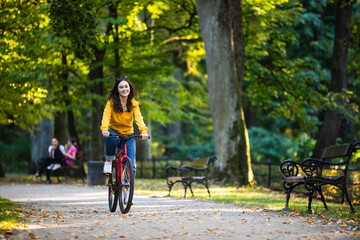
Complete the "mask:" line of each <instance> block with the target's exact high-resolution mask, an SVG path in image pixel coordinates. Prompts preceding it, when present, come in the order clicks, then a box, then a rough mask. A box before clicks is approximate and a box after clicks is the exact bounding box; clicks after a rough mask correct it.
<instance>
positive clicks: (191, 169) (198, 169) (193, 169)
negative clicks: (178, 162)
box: [181, 165, 208, 171]
mask: <svg viewBox="0 0 360 240" xmlns="http://www.w3.org/2000/svg"><path fill="white" fill-rule="evenodd" d="M181 168H184V169H187V170H190V171H206V170H207V169H208V168H196V167H190V166H187V165H184V166H182V167H181Z"/></svg>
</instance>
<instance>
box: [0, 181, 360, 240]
mask: <svg viewBox="0 0 360 240" xmlns="http://www.w3.org/2000/svg"><path fill="white" fill-rule="evenodd" d="M0 196H1V197H4V198H7V199H10V200H12V201H14V202H17V203H19V204H20V205H21V206H23V209H24V212H25V214H26V215H27V217H28V220H27V222H26V224H27V225H28V226H27V227H24V228H22V229H20V231H16V232H15V234H14V235H8V236H7V237H9V238H10V239H98V238H101V239H114V238H122V239H359V238H358V236H360V235H356V234H357V233H359V230H360V229H358V227H356V226H350V225H346V224H344V223H340V222H338V223H337V222H331V221H330V224H329V221H324V220H322V219H316V218H312V217H311V216H303V217H302V216H294V214H291V213H281V212H277V211H270V210H263V209H248V208H243V207H241V206H239V205H232V204H219V203H214V202H211V201H204V200H193V199H179V198H172V197H164V198H158V197H149V196H142V195H136V196H135V197H134V201H135V205H134V206H133V207H132V208H131V210H130V213H128V214H126V215H123V214H121V213H120V211H118V210H117V211H116V212H115V213H110V211H109V210H108V208H107V206H108V203H107V189H106V188H105V187H91V186H86V185H63V184H52V185H46V184H0Z"/></svg>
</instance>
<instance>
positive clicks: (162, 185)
mask: <svg viewBox="0 0 360 240" xmlns="http://www.w3.org/2000/svg"><path fill="white" fill-rule="evenodd" d="M135 182H136V186H135V192H136V193H137V194H146V195H151V196H156V197H165V196H167V195H168V193H169V192H168V187H167V184H166V180H165V179H136V181H135ZM193 192H194V197H193V198H196V199H205V200H212V201H216V202H220V203H231V204H239V205H244V206H245V207H249V208H262V209H264V208H266V209H269V210H272V211H278V210H282V209H283V208H284V206H285V201H286V196H285V193H284V192H283V191H273V190H271V189H268V188H265V187H253V188H250V187H240V188H236V187H233V186H218V185H211V187H210V193H211V197H209V195H208V193H207V191H206V189H205V187H204V186H202V185H197V184H194V186H193ZM171 196H173V197H179V198H182V197H183V196H184V188H183V186H182V185H181V184H180V183H177V184H175V185H174V186H173V189H172V190H171ZM186 197H187V198H191V197H192V196H191V192H190V190H189V189H188V190H187V195H186ZM327 205H328V209H329V210H325V209H324V206H323V204H322V202H321V201H319V200H316V199H315V200H313V203H312V209H313V215H316V216H319V217H324V218H333V217H336V218H337V217H341V218H347V219H351V220H352V221H354V222H357V223H360V213H359V212H360V208H359V206H355V211H356V213H355V214H350V208H349V206H348V205H347V204H337V203H329V202H327ZM307 207H308V199H307V197H306V196H305V195H304V194H292V195H291V198H290V203H289V211H291V212H295V213H298V214H306V212H307Z"/></svg>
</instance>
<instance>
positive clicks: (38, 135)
mask: <svg viewBox="0 0 360 240" xmlns="http://www.w3.org/2000/svg"><path fill="white" fill-rule="evenodd" d="M53 136H54V130H53V123H52V121H51V120H50V119H47V118H45V117H42V121H41V123H40V124H38V125H37V126H36V127H35V130H33V131H32V132H31V165H30V169H29V173H31V174H32V173H35V171H36V164H37V160H38V159H40V158H43V157H48V156H49V153H48V147H49V145H50V144H51V139H52V138H53Z"/></svg>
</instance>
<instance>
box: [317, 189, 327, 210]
mask: <svg viewBox="0 0 360 240" xmlns="http://www.w3.org/2000/svg"><path fill="white" fill-rule="evenodd" d="M318 192H319V194H320V197H321V201H322V202H323V204H324V208H325V209H326V210H327V209H328V207H327V205H326V202H325V198H324V195H323V193H322V190H321V187H319V188H318Z"/></svg>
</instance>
